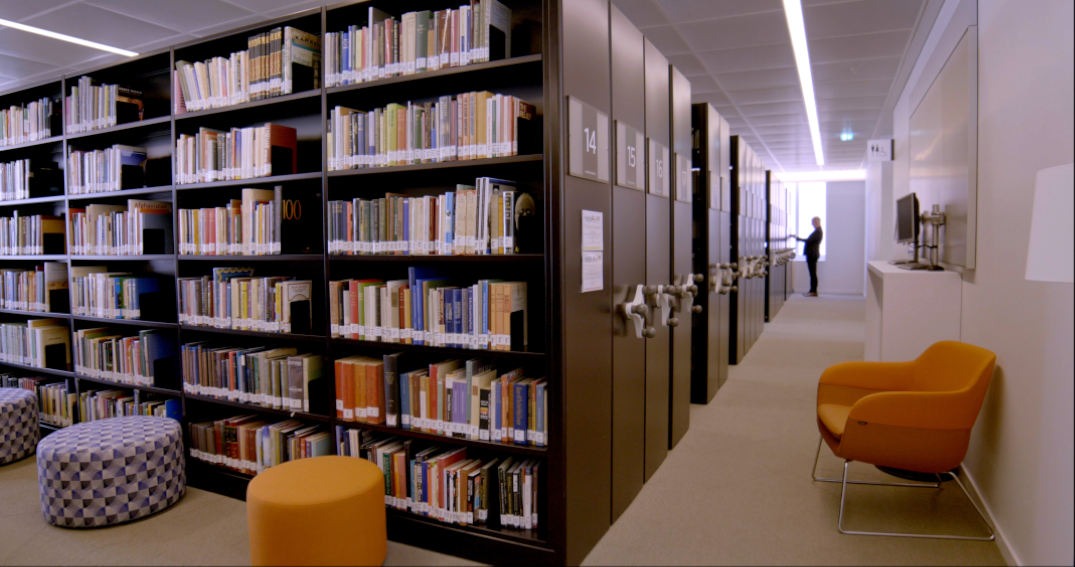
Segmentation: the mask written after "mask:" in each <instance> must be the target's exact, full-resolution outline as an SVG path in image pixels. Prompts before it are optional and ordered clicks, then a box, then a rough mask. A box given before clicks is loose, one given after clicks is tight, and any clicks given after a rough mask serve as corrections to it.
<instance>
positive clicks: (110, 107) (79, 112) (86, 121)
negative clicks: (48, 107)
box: [63, 76, 144, 134]
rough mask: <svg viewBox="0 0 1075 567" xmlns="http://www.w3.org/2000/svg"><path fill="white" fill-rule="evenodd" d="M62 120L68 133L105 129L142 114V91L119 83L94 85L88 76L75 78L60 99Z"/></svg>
mask: <svg viewBox="0 0 1075 567" xmlns="http://www.w3.org/2000/svg"><path fill="white" fill-rule="evenodd" d="M63 103H64V106H63V112H64V118H65V120H64V122H65V123H66V125H67V133H68V134H77V133H79V132H88V131H91V130H99V129H101V128H109V127H112V126H115V125H117V124H123V123H127V122H135V121H138V120H141V119H142V117H143V111H144V103H143V101H142V92H141V91H139V90H137V89H133V88H129V87H124V86H119V85H112V84H104V85H95V84H93V79H91V78H90V77H88V76H82V77H79V79H78V82H77V83H76V84H74V85H71V90H70V94H68V95H67V96H65V97H64V99H63Z"/></svg>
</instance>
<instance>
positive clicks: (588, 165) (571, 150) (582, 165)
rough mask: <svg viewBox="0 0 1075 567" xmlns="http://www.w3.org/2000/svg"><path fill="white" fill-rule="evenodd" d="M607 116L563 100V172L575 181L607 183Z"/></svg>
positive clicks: (596, 110) (585, 105) (573, 98)
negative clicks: (565, 110)
mask: <svg viewBox="0 0 1075 567" xmlns="http://www.w3.org/2000/svg"><path fill="white" fill-rule="evenodd" d="M608 130H609V123H608V114H605V113H604V112H601V111H600V110H598V109H596V108H594V107H593V106H590V105H589V104H586V103H585V102H582V101H581V100H579V99H577V98H575V97H572V96H569V97H567V148H568V150H567V172H568V173H569V174H571V175H574V176H575V177H582V178H584V179H593V180H595V181H602V182H607V181H608V180H609V164H608V162H609V139H608V137H609V131H608Z"/></svg>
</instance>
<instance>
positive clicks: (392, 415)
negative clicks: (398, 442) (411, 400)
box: [384, 352, 400, 427]
mask: <svg viewBox="0 0 1075 567" xmlns="http://www.w3.org/2000/svg"><path fill="white" fill-rule="evenodd" d="M399 356H400V353H398V352H394V353H389V354H385V355H384V389H385V391H384V409H385V415H384V417H385V425H387V426H388V427H399V426H400V423H399V422H400V419H399V414H400V384H399Z"/></svg>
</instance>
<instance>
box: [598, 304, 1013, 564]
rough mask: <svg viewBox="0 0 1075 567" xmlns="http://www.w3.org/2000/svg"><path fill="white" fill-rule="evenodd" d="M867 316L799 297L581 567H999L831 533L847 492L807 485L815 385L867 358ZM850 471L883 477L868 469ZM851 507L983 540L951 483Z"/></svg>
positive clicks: (832, 470) (992, 560)
mask: <svg viewBox="0 0 1075 567" xmlns="http://www.w3.org/2000/svg"><path fill="white" fill-rule="evenodd" d="M863 319H864V301H863V300H862V299H861V298H841V297H821V298H804V297H801V296H797V297H793V298H791V300H790V301H789V302H788V303H787V304H785V306H784V307H783V309H782V310H781V311H780V313H779V314H778V316H777V317H776V318H775V320H774V321H773V322H771V323H768V324H766V325H765V330H764V332H763V333H762V335H761V337H760V339H759V340H758V342H757V343H755V344H754V346H753V347H752V348H751V349H750V351H749V352H748V353H747V356H746V358H745V359H744V360H743V362H742V363H741V364H739V365H736V366H732V367H731V369H730V372H729V378H728V382H727V383H725V385H724V387H723V388H721V390H720V391H719V392H717V395H716V397H715V398H713V401H711V402H710V403H709V404H708V405H705V406H699V405H695V406H692V407H691V423H690V429H689V431H688V432H687V434H686V436H685V437H684V438H683V440H682V441H680V443H679V444H678V445H677V446H676V447H675V449H674V450H673V451H671V452H670V453H669V455H668V458H667V459H666V460H665V462H664V464H663V465H661V468H660V469H658V470H657V472H656V473H655V474H654V476H653V478H651V479H650V481H649V482H647V483H646V485H645V487H644V488H643V489H642V492H641V493H640V494H639V496H638V497H637V498H636V499H635V501H634V502H633V503H632V504H631V506H630V507H629V508H628V509H627V511H626V512H625V513H624V514H623V516H621V517H620V519H619V520H618V521H617V522H616V524H614V525H613V526H612V529H611V530H609V532H608V533H607V534H606V535H605V537H604V538H602V539H601V541H600V542H599V543H598V544H597V546H596V547H595V548H594V549H593V551H592V552H591V553H590V554H589V556H588V557H587V558H586V559H585V561H584V564H587V565H669V564H673V565H718V564H723V565H837V564H844V565H897V564H899V565H1003V564H1004V561H1003V559H1002V558H1001V555H1000V553H999V551H998V549H997V546H996V544H994V543H992V542H985V543H983V542H955V541H940V540H924V539H907V538H889V537H875V536H849V535H840V534H839V533H838V532H837V531H836V525H835V524H836V515H837V512H838V505H839V498H840V486H839V485H838V484H827V483H814V482H813V481H811V478H810V467H811V465H812V464H813V462H814V455H815V449H816V448H817V442H818V434H817V426H816V424H815V409H814V407H815V406H814V403H815V395H816V388H817V377H818V375H819V374H820V373H821V371H822V370H823V369H824V368H825V367H827V366H828V365H830V364H832V363H835V362H839V361H843V360H861V359H862V352H863ZM821 463H822V467H821V468H820V471H821V472H822V473H827V474H828V476H834V475H836V474H838V473H839V471H840V470H841V466H840V465H841V461H839V460H838V459H836V458H835V457H833V456H832V454H831V453H828V452H827V449H822V458H821ZM852 472H853V474H854V473H856V472H857V473H858V474H859V475H860V476H863V477H865V476H870V477H878V476H880V473H877V472H876V470H875V469H872V468H871V467H867V466H865V465H855V466H853V467H852ZM908 493H909V494H908ZM849 503H851V504H852V505H853V506H854V508H853V511H854V512H855V513H852V509H849V512H848V515H847V517H846V518H845V521H846V522H847V524H846V525H847V526H848V527H851V528H854V529H874V530H876V529H887V528H892V529H897V530H900V529H907V530H913V529H923V528H926V529H928V528H937V527H941V528H950V529H953V530H962V531H960V533H965V534H969V535H980V534H981V533H983V532H982V528H981V527H980V524H979V523H978V521H977V519H976V517H975V516H974V511H973V509H972V508H970V507H969V505H964V504H963V497H962V494H961V493H960V492H959V489H958V487H954V486H952V487H949V486H947V484H946V485H945V488H944V490H941V491H936V490H927V489H892V488H879V487H853V488H852V489H851V490H849ZM864 510H865V511H867V512H866V513H863V511H864ZM869 510H873V512H869ZM916 513H917V514H916ZM938 516H939V517H940V519H939V520H936V519H935V518H934V517H938ZM923 518H925V519H927V520H931V521H930V522H928V524H927V523H924V522H923V520H922V519H923Z"/></svg>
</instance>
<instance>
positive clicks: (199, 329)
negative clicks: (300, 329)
mask: <svg viewBox="0 0 1075 567" xmlns="http://www.w3.org/2000/svg"><path fill="white" fill-rule="evenodd" d="M179 328H180V329H181V330H183V331H185V332H193V333H213V334H218V335H233V336H242V337H264V338H267V339H277V340H279V339H284V340H292V341H304V342H317V341H324V340H325V337H324V336H322V335H299V334H293V333H266V332H263V331H243V330H240V329H218V328H216V327H203V326H200V325H187V324H185V323H181V324H180V325H179Z"/></svg>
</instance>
